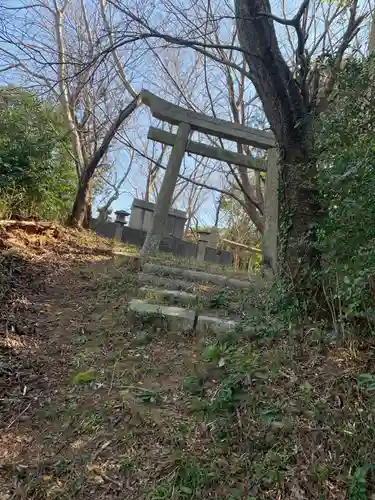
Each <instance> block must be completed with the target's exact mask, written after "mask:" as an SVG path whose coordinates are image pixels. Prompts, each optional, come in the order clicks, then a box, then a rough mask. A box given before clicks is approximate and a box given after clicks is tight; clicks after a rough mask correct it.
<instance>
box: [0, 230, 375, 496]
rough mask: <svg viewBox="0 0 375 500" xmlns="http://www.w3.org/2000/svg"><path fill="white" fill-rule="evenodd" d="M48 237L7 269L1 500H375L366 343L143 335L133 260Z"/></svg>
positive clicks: (270, 334) (15, 246)
mask: <svg viewBox="0 0 375 500" xmlns="http://www.w3.org/2000/svg"><path fill="white" fill-rule="evenodd" d="M22 234H23V236H25V234H24V233H22ZM43 234H44V236H45V241H44V243H43V245H42V246H40V244H39V243H38V241H39V239H35V240H32V242H31V243H30V240H29V238H26V237H25V238H26V239H25V241H27V242H28V243H27V244H26V243H25V241H24V240H22V238H21V237H20V234H18V236H17V238H13V239H12V241H11V244H10V238H9V236H7V237H6V238H5V237H4V238H5V239H4V241H5V243H6V245H8V246H6V245H5V244H4V245H5V246H6V249H5V251H4V252H3V254H2V260H0V277H1V276H2V275H3V276H7V277H8V281H6V282H5V280H4V279H3V282H2V283H3V289H5V288H4V283H7V285H6V286H7V287H8V288H6V293H5V294H4V297H5V299H4V304H5V302H6V304H7V305H6V307H2V308H1V309H0V313H1V314H0V318H1V321H2V323H1V324H2V330H1V335H0V500H5V499H6V500H10V499H18V498H20V499H38V500H39V499H40V500H41V499H59V500H60V499H61V500H65V499H69V500H70V499H85V500H86V499H91V498H92V499H116V498H119V499H124V500H125V499H129V500H180V499H181V500H183V499H191V500H193V499H202V500H205V499H211V498H212V499H218V500H262V499H278V500H320V499H327V500H340V499H345V498H349V499H350V500H365V499H366V498H372V497H371V496H370V495H371V489H372V488H373V486H372V477H371V474H372V472H371V467H370V466H371V464H373V463H374V460H373V443H374V439H375V430H374V429H375V426H374V414H375V412H374V410H375V400H374V398H373V395H372V394H373V392H371V391H372V389H371V385H370V382H371V379H363V378H362V379H361V378H360V375H361V374H363V373H367V374H371V373H375V362H374V357H373V353H372V350H371V349H369V344H368V343H364V342H362V341H355V342H351V343H348V345H347V346H346V347H340V348H338V347H335V346H334V345H333V344H332V342H331V341H330V340H329V339H326V338H323V337H322V334H321V332H320V331H319V330H318V329H310V330H309V331H308V332H305V334H304V336H301V334H300V332H297V333H296V334H294V333H293V332H283V331H281V330H277V331H276V330H275V329H273V328H272V324H271V323H269V322H268V321H267V318H261V319H259V318H258V319H257V321H262V322H263V324H264V328H263V331H262V332H261V333H260V334H259V336H258V337H257V338H255V339H254V338H247V337H246V334H245V332H241V331H238V332H236V333H235V334H233V333H227V334H224V335H221V336H219V337H218V336H216V337H213V336H211V335H209V334H207V335H205V336H199V337H192V336H187V335H182V334H181V333H179V332H175V331H169V332H166V331H162V330H160V329H157V328H156V327H154V325H153V324H152V322H151V323H150V324H148V325H145V324H143V325H134V324H132V323H130V322H129V319H128V316H127V303H128V300H129V299H130V298H132V297H136V296H137V294H138V286H139V285H138V283H137V281H136V279H135V274H134V273H133V272H132V270H131V269H129V268H128V267H127V265H126V263H125V261H124V260H123V259H122V258H117V257H113V255H112V256H111V252H110V251H109V248H108V245H107V246H106V245H104V244H102V243H100V242H97V241H96V242H91V243H90V244H89V242H88V241H82V239H81V237H80V239H79V242H77V241H76V240H74V238H76V239H77V237H76V235H75V236H74V235H73V236H74V238H73V236H72V235H70V236H69V235H65V237H66V238H68V236H69V238H70V237H71V238H72V239H73V240H74V241H75V243H74V244H72V243H73V242H72V241H70V240H69V242H66V244H63V243H62V241H63V239H61V238H60V237H57V236H51V235H50V236H48V237H47V236H46V235H45V231H44V233H43ZM0 237H1V234H0ZM22 241H23V243H22V245H21V243H20V242H22ZM0 242H1V239H0ZM4 245H3V246H4ZM90 245H91V246H90ZM100 245H102V246H100ZM103 245H104V246H103ZM99 249H100V251H99ZM1 266H2V267H1ZM1 273H3V274H2V275H1ZM26 281H27V283H26ZM0 283H1V281H0ZM9 284H10V288H9V286H8V285H9ZM249 321H250V319H249ZM370 347H371V346H370ZM366 380H367V381H366ZM374 380H375V379H374ZM366 384H367V385H366ZM366 491H367V493H366Z"/></svg>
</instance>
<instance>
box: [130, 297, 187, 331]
mask: <svg viewBox="0 0 375 500" xmlns="http://www.w3.org/2000/svg"><path fill="white" fill-rule="evenodd" d="M129 312H130V313H131V314H132V315H134V316H138V317H139V318H140V319H141V320H142V321H143V322H145V323H147V322H149V323H150V324H153V325H156V324H157V326H160V327H162V326H166V327H167V328H168V329H170V330H178V331H192V330H193V328H194V323H195V316H196V314H195V311H193V310H191V309H184V308H183V307H173V306H164V305H160V304H150V303H149V302H147V301H146V300H142V299H132V300H131V301H130V302H129ZM158 320H161V324H159V321H158Z"/></svg>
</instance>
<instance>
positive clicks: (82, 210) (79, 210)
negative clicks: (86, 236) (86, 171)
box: [68, 176, 92, 228]
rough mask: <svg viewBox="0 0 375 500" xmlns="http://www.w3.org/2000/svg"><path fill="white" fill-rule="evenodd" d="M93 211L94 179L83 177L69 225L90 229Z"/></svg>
mask: <svg viewBox="0 0 375 500" xmlns="http://www.w3.org/2000/svg"><path fill="white" fill-rule="evenodd" d="M91 210H92V179H88V178H87V176H82V179H81V181H80V183H79V186H78V190H77V194H76V197H75V200H74V204H73V209H72V213H71V215H70V217H69V219H68V225H69V226H73V227H83V228H88V227H89V226H90V221H91Z"/></svg>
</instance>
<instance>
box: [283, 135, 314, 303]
mask: <svg viewBox="0 0 375 500" xmlns="http://www.w3.org/2000/svg"><path fill="white" fill-rule="evenodd" d="M279 179H280V184H279V245H280V246H279V263H280V268H281V271H282V277H283V278H284V281H286V284H287V286H288V288H289V292H290V293H288V295H289V297H293V299H294V300H297V302H298V303H299V304H300V305H301V303H302V302H303V303H304V305H305V306H307V310H310V311H311V309H312V308H313V307H314V306H315V305H316V303H315V300H316V301H317V302H319V303H320V302H321V294H320V287H319V286H318V284H317V281H316V277H317V276H316V271H318V270H319V268H320V254H319V252H318V251H317V248H316V230H317V226H318V223H319V219H320V216H321V205H320V200H319V192H318V189H317V180H316V162H315V158H314V156H313V154H311V153H310V152H309V151H308V150H303V149H301V148H300V147H298V146H297V145H296V146H295V147H294V148H293V149H290V150H287V151H285V154H284V156H283V157H282V158H281V161H280V177H279Z"/></svg>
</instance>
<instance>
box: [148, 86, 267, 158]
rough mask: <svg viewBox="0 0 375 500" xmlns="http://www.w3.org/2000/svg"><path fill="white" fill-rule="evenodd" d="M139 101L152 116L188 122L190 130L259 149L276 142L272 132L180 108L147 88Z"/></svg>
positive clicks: (175, 121) (173, 121) (176, 122)
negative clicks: (146, 107)
mask: <svg viewBox="0 0 375 500" xmlns="http://www.w3.org/2000/svg"><path fill="white" fill-rule="evenodd" d="M139 101H140V102H142V103H143V104H146V105H147V106H148V107H149V108H150V110H151V113H152V116H153V117H155V118H157V119H159V120H163V121H166V122H168V123H171V124H172V125H179V124H180V123H188V124H189V125H190V127H191V129H192V130H196V131H198V132H203V133H205V134H209V135H216V136H217V137H221V138H222V139H227V140H229V141H235V142H239V143H241V144H247V145H249V146H253V147H256V148H260V149H270V148H274V147H275V145H276V143H275V139H274V135H273V134H272V132H263V131H261V130H257V129H254V128H251V127H246V126H245V125H240V124H238V123H232V122H228V121H226V120H221V119H219V118H213V117H210V116H206V115H203V114H201V113H196V112H195V111H191V110H189V109H185V108H181V107H180V106H176V105H175V104H172V103H170V102H168V101H165V100H164V99H162V98H161V97H158V96H156V95H155V94H152V93H151V92H149V91H148V90H142V92H141V93H140V94H139Z"/></svg>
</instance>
